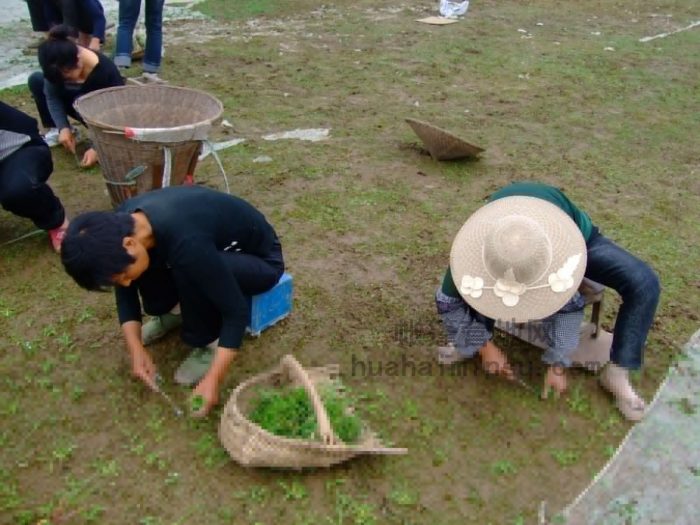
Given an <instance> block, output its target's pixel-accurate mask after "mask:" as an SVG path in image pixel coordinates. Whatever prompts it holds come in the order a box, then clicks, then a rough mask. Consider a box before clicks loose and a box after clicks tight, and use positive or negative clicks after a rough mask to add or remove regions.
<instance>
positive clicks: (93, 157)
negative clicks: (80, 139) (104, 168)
mask: <svg viewBox="0 0 700 525" xmlns="http://www.w3.org/2000/svg"><path fill="white" fill-rule="evenodd" d="M98 160H99V159H98V158H97V151H95V148H90V149H88V150H86V151H85V154H84V155H83V160H81V161H80V167H81V168H90V167H92V166H94V165H95V164H97V161H98Z"/></svg>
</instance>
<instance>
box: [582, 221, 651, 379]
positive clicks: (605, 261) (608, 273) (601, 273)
mask: <svg viewBox="0 0 700 525" xmlns="http://www.w3.org/2000/svg"><path fill="white" fill-rule="evenodd" d="M587 246H588V263H587V264H586V277H588V278H589V279H593V280H594V281H597V282H599V283H600V284H603V285H605V286H607V287H608V288H612V289H613V290H615V291H616V292H617V293H618V294H620V297H621V298H622V305H621V306H620V311H619V312H618V313H617V319H616V320H615V329H614V333H613V342H612V351H611V354H610V359H611V361H612V362H613V363H615V364H616V365H619V366H621V367H623V368H627V369H631V370H636V369H638V368H640V367H641V366H642V360H643V354H644V344H645V343H646V339H647V334H648V333H649V329H650V328H651V324H652V322H653V320H654V313H655V312H656V306H657V305H658V303H659V295H660V293H661V286H660V284H659V278H658V277H657V275H656V273H655V272H654V270H652V269H651V267H649V265H648V264H646V263H645V262H644V261H641V260H640V259H638V258H637V257H635V256H634V255H632V254H630V253H629V252H627V251H626V250H624V249H622V248H620V247H619V246H617V245H616V244H615V243H614V242H612V241H611V240H609V239H607V238H606V237H604V236H603V235H601V234H599V233H594V234H593V235H592V237H591V238H590V239H589V240H588V243H587Z"/></svg>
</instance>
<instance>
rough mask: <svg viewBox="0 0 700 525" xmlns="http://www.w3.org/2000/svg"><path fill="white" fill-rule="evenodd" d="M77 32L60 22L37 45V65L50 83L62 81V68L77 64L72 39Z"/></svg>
mask: <svg viewBox="0 0 700 525" xmlns="http://www.w3.org/2000/svg"><path fill="white" fill-rule="evenodd" d="M77 36H78V33H77V32H76V30H75V29H73V28H72V27H70V26H67V25H64V24H61V25H58V26H54V27H52V28H51V31H49V36H48V38H47V39H46V40H44V41H43V42H42V43H41V45H40V46H39V51H38V57H39V65H41V70H42V72H43V73H44V78H46V80H48V81H49V82H51V83H52V84H62V83H63V70H64V69H74V68H76V67H77V66H78V45H77V44H76V43H75V42H74V41H73V40H72V39H73V38H75V37H77Z"/></svg>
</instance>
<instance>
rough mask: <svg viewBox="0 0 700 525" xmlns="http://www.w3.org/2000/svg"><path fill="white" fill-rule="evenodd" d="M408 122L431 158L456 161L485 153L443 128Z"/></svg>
mask: <svg viewBox="0 0 700 525" xmlns="http://www.w3.org/2000/svg"><path fill="white" fill-rule="evenodd" d="M406 122H407V123H408V125H409V126H411V129H413V131H414V132H415V134H416V135H418V138H420V139H421V141H423V144H425V147H426V148H427V149H428V151H429V152H430V156H431V157H432V158H433V159H435V160H456V159H463V158H465V157H476V156H477V155H479V153H481V152H482V151H484V149H483V148H480V147H479V146H475V145H474V144H469V143H468V142H467V141H465V140H462V139H461V138H459V137H458V136H456V135H454V134H452V133H450V132H449V131H445V130H444V129H442V128H438V127H437V126H433V125H432V124H429V123H427V122H423V121H421V120H416V119H412V118H407V119H406Z"/></svg>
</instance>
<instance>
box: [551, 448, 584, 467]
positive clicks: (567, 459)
mask: <svg viewBox="0 0 700 525" xmlns="http://www.w3.org/2000/svg"><path fill="white" fill-rule="evenodd" d="M551 452H552V457H553V458H554V459H555V461H556V462H557V463H559V464H560V465H561V466H562V467H568V466H570V465H573V464H574V463H576V462H577V461H578V459H579V455H580V454H579V453H578V452H577V451H575V450H565V449H556V448H555V449H552V451H551Z"/></svg>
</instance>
